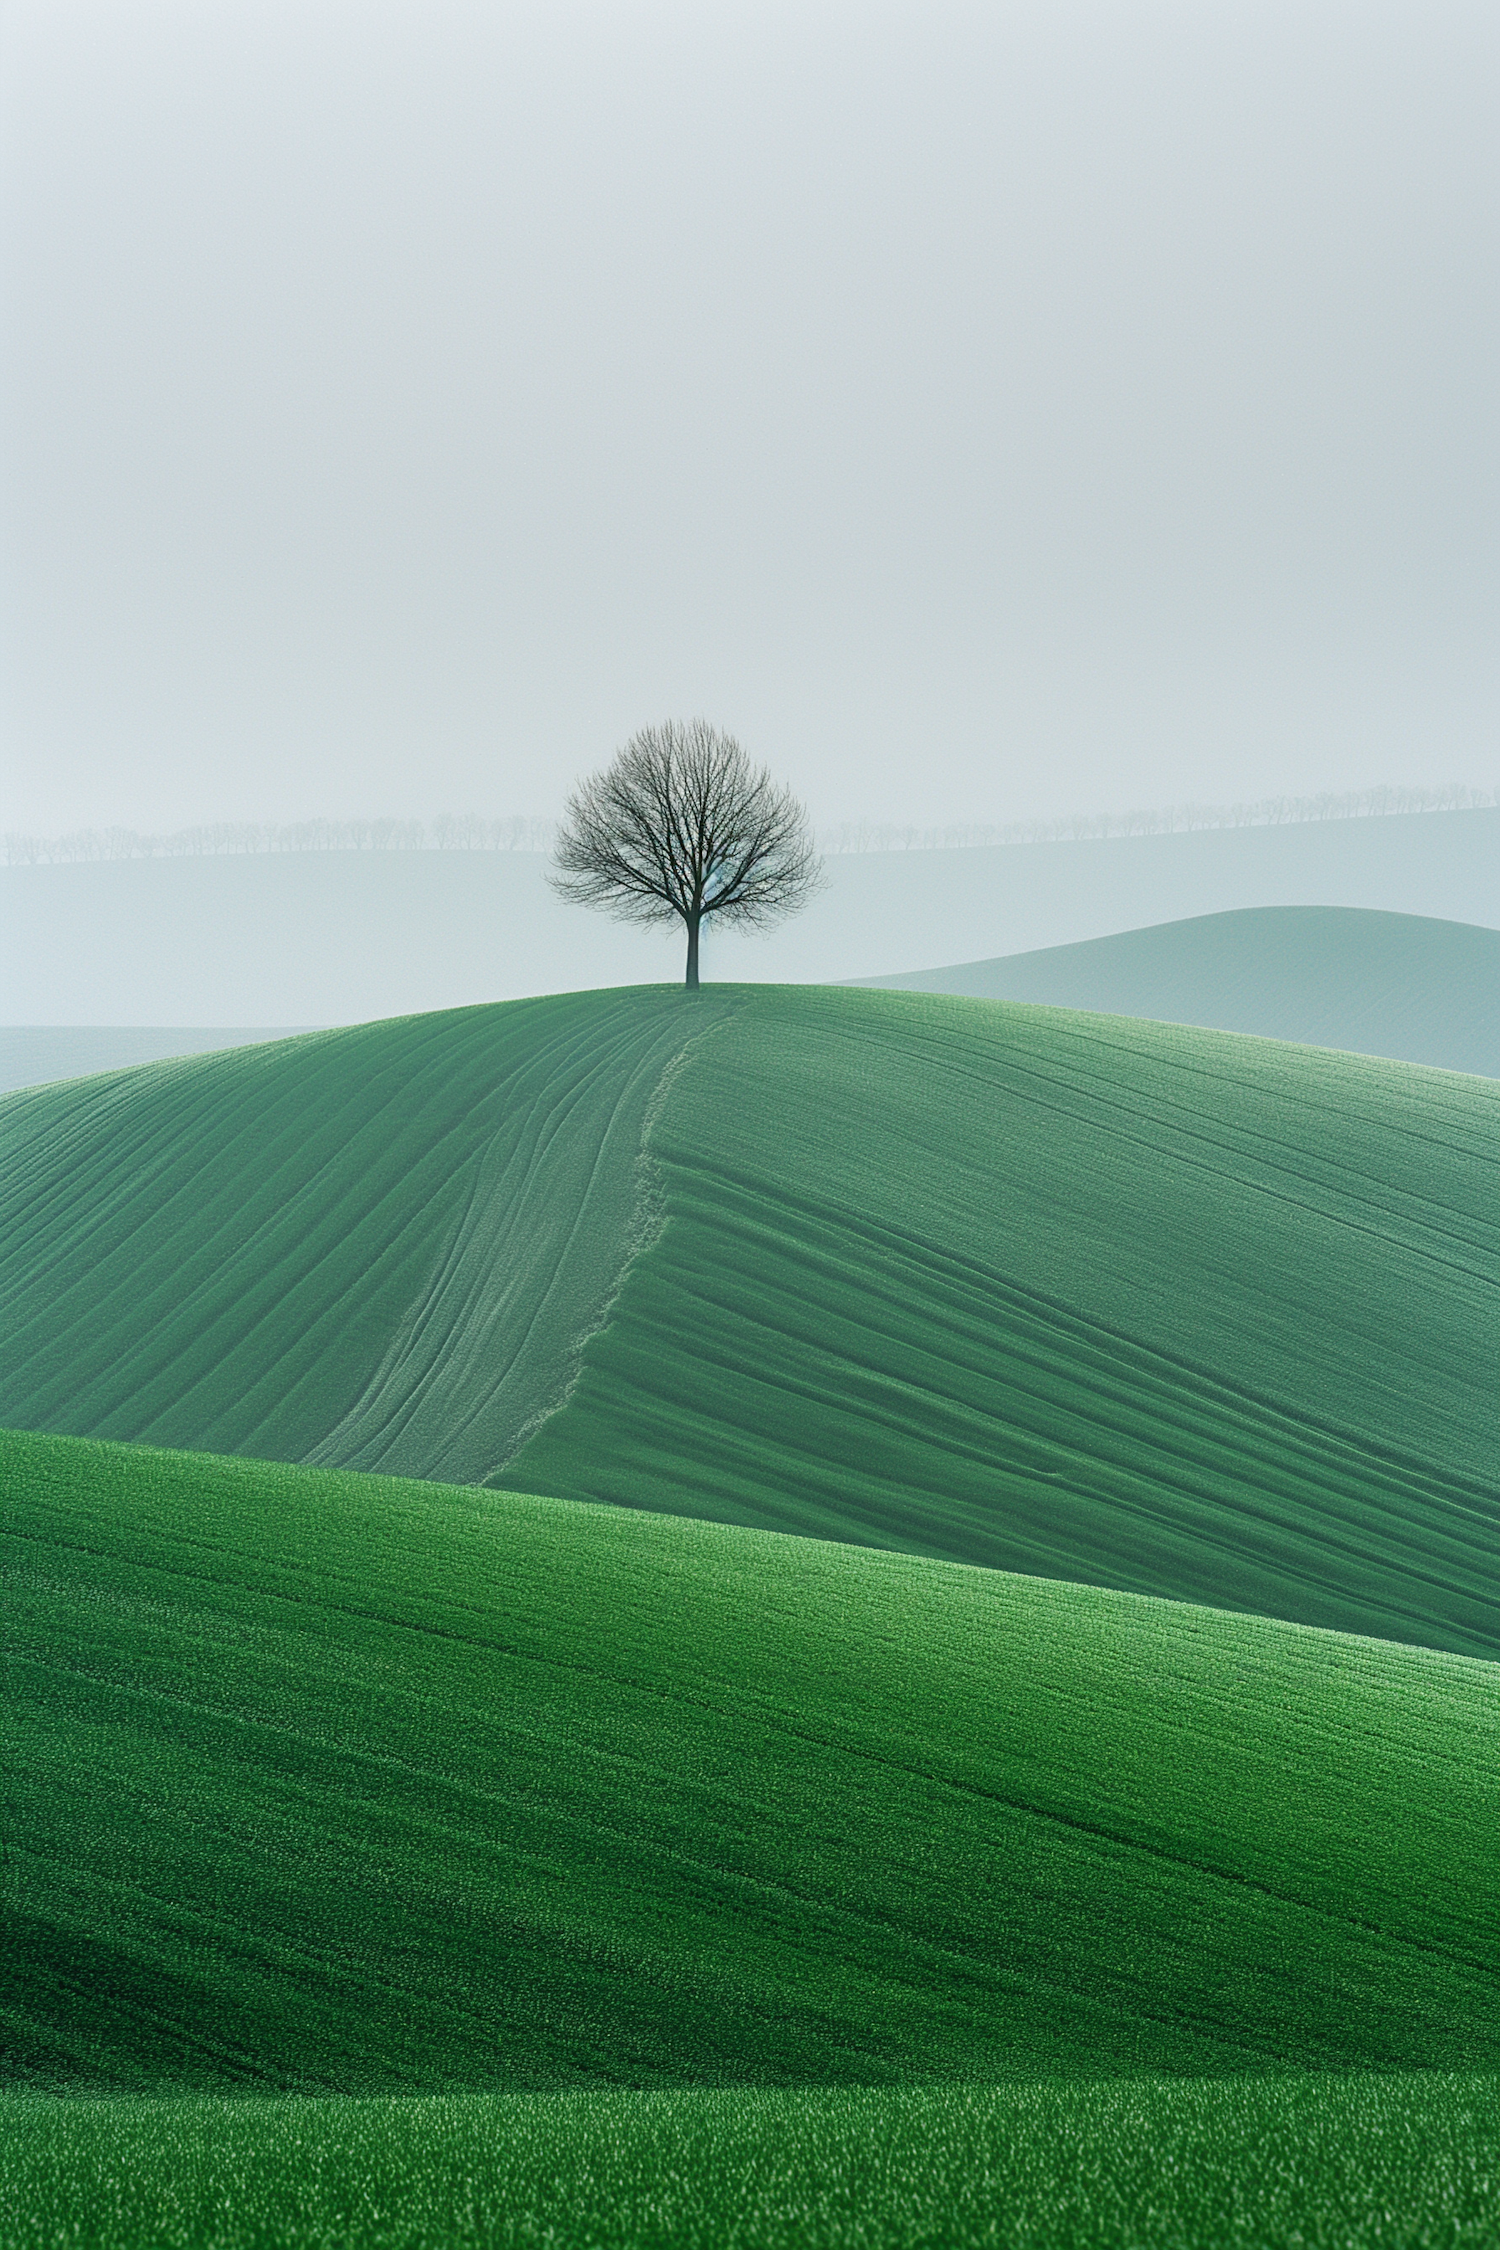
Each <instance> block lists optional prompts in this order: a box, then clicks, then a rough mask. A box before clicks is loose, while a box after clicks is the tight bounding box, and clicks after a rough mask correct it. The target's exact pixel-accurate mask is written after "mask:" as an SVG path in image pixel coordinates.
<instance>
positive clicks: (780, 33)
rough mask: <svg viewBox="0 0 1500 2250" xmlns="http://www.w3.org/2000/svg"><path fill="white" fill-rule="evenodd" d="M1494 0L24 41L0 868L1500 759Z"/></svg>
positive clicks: (10, 44) (1449, 772) (11, 233)
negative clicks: (755, 777)
mask: <svg viewBox="0 0 1500 2250" xmlns="http://www.w3.org/2000/svg"><path fill="white" fill-rule="evenodd" d="M1497 49H1500V14H1497V12H1496V10H1495V9H1494V7H1493V5H1492V0H1485V4H1483V5H1479V4H1471V5H1454V4H1446V0H1411V4H1409V5H1400V6H1393V5H1382V4H1381V0H1348V4H1340V5H1329V4H1327V0H1292V4H1288V5H1281V4H1278V0H1265V4H1258V5H1235V4H1232V0H1200V4H1177V5H1167V4H1141V0H1044V4H1040V5H1036V6H1025V5H1023V6H1006V5H1001V4H997V0H990V4H988V5H984V6H978V7H967V6H955V5H948V4H945V0H923V4H921V5H916V4H912V5H906V6H890V5H886V6H882V5H880V4H879V0H861V4H860V5H857V6H837V5H829V4H820V0H799V4H798V5H796V6H782V5H779V4H777V0H749V4H742V0H710V4H702V5H692V6H689V5H678V6H671V5H666V4H660V5H658V4H649V0H634V4H631V0H592V4H590V0H538V4H535V5H532V4H526V5H517V6H505V5H496V4H493V0H485V4H478V0H476V4H472V5H463V4H459V0H410V4H406V5H396V4H391V0H387V4H385V5H380V4H379V0H357V4H349V5H335V4H332V0H292V4H282V0H184V4H177V5H172V4H157V5H148V4H136V5H129V4H125V0H113V4H111V0H9V4H8V6H6V7H5V9H4V12H3V16H0V65H3V71H0V75H3V94H0V103H3V114H0V127H3V138H4V143H5V150H6V153H5V156H4V160H3V162H4V172H3V203H4V213H5V219H4V230H5V232H4V257H5V267H6V283H5V286H6V291H7V297H8V304H9V314H8V319H7V324H6V325H7V332H8V337H9V342H8V344H7V347H6V348H7V357H8V368H7V378H6V380H7V403H6V409H5V422H4V448H5V455H6V515H7V519H8V531H7V546H8V550H9V551H8V556H7V593H6V611H7V624H6V657H5V668H6V669H5V683H4V719H5V730H6V745H7V747H6V776H5V780H6V789H5V798H4V807H3V813H0V824H3V825H4V826H7V827H12V826H13V827H20V828H25V829H33V830H41V831H55V830H58V829H62V828H67V827H71V826H75V825H79V824H84V823H88V824H103V823H107V822H113V821H118V822H123V823H126V824H128V825H132V826H137V827H151V826H163V827H171V826H177V825H181V824H185V823H188V822H194V821H199V820H214V819H235V818H257V819H282V820H293V819H300V818H306V817H310V816H312V815H316V814H320V813H321V814H332V815H340V814H375V813H396V814H406V815H431V814H433V813H435V812H438V811H441V810H443V809H444V808H448V807H452V808H455V809H467V808H473V809H476V810H479V811H483V812H488V813H503V812H511V811H529V812H537V813H549V812H552V811H554V810H555V809H556V806H557V804H558V801H559V799H560V797H561V794H562V790H563V788H564V787H565V785H566V783H567V782H568V780H569V779H570V778H571V777H572V776H573V775H574V774H575V773H576V772H578V771H580V770H585V769H587V768H588V767H590V766H593V765H595V764H597V763H598V762H599V761H600V760H601V759H602V758H603V757H605V756H607V755H608V753H609V752H610V751H611V750H612V749H613V748H614V747H615V746H616V744H617V743H618V742H619V741H620V740H622V739H623V737H624V736H625V735H626V734H628V733H629V732H630V730H631V729H632V728H633V727H634V726H636V725H639V724H640V723H642V722H643V721H645V720H649V719H654V718H658V717H660V716H663V715H665V714H668V713H679V714H688V713H692V712H695V711H703V712H706V713H707V714H708V715H709V716H711V717H712V718H714V719H716V720H717V721H718V722H719V723H721V724H723V725H727V726H730V727H733V728H734V729H735V730H736V731H738V732H739V733H740V735H741V736H742V738H743V739H744V741H745V742H746V744H747V745H748V747H750V748H751V749H752V750H753V751H754V752H756V753H757V754H759V755H761V756H763V757H765V758H766V759H767V760H769V762H770V763H771V764H772V766H773V767H774V768H775V769H776V770H777V771H778V772H779V773H781V774H782V775H784V776H785V777H786V778H787V779H789V780H791V781H792V782H793V783H794V784H795V785H797V786H798V787H800V788H801V789H802V790H803V792H804V793H805V794H806V795H807V796H808V798H809V799H810V801H811V803H812V806H813V809H814V812H815V814H816V816H817V818H818V819H819V820H820V821H832V820H838V819H843V818H855V817H860V816H864V817H869V818H873V819H877V820H907V819H912V820H917V821H920V822H928V821H942V820H953V819H968V820H974V821H1003V820H1010V819H1017V818H1029V817H1037V816H1046V815H1050V814H1053V813H1057V812H1063V811H1067V810H1069V809H1071V808H1074V807H1079V808H1086V809H1095V808H1097V809H1104V808H1108V807H1118V806H1123V805H1126V804H1131V803H1143V802H1144V803H1165V802H1171V801H1174V800H1181V799H1184V798H1200V799H1209V800H1219V799H1225V798H1235V797H1244V796H1262V795H1265V794H1268V793H1270V792H1273V791H1278V790H1294V791H1297V792H1301V793H1305V792H1308V791H1312V790H1316V789H1322V788H1334V789H1343V788H1354V787H1359V786H1363V785H1365V784H1369V783H1375V782H1383V781H1388V782H1421V781H1438V780H1447V779H1450V778H1456V779H1463V780H1469V781H1472V782H1476V783H1483V784H1487V785H1493V784H1494V783H1495V782H1496V781H1500V757H1497V755H1496V744H1497V734H1500V730H1497V725H1496V717H1497V713H1496V701H1497V699H1496V693H1495V686H1496V666H1495V637H1494V622H1495V611H1496V590H1497V587H1496V580H1497V570H1496V523H1497V520H1500V515H1497V506H1496V502H1497V492H1496V452H1497V448H1496V419H1497V417H1496V400H1497V397H1500V355H1497V352H1496V348H1495V347H1496V325H1497V324H1496V286H1495V278H1496V272H1497V258H1496V250H1497V243H1496V223H1495V222H1496V213H1497V196H1496V187H1497V179H1496V173H1497V154H1500V134H1497V133H1496V132H1495V130H1494V120H1495V117H1496V115H1497V114H1500V104H1497V92H1500V73H1497V70H1496V62H1497Z"/></svg>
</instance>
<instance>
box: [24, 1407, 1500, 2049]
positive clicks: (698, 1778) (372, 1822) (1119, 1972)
mask: <svg viewBox="0 0 1500 2250" xmlns="http://www.w3.org/2000/svg"><path fill="white" fill-rule="evenodd" d="M5 1442H6V1454H5V1476H6V1489H7V1494H8V1502H7V1521H6V1541H5V1544H6V1551H7V1562H8V1565H9V1567H10V1571H11V1584H10V1587H9V1591H8V1594H7V1617H8V1620H9V1626H8V1645H9V1688H10V1693H9V1696H8V1698H7V1701H8V1706H9V1718H8V1740H7V1746H6V1760H5V1764H6V1777H7V1780H6V1787H7V1795H8V1803H7V1818H6V1832H7V1835H8V1836H9V1837H10V1839H11V1840H12V1859H11V1863H10V1870H9V1881H8V1885H7V1892H8V1899H7V1903H8V1906H9V1908H10V1910H11V1912H12V1914H13V1915H14V1916H15V1917H16V1918H17V1919H16V1922H15V1927H14V1929H13V1932H12V1937H11V1945H10V1948H9V1949H8V1950H9V1953H10V1958H11V1960H12V1962H13V1964H15V1965H16V1966H17V1967H18V1968H19V1969H20V1970H21V1971H22V1972H23V1974H22V1977H21V1979H20V1991H19V1996H18V1997H13V2001H12V2009H11V2016H10V2032H11V2037H12V2041H13V2045H14V2050H15V2051H14V2056H13V2061H12V2072H13V2074H19V2075H20V2076H21V2077H22V2078H28V2079H30V2080H31V2081H32V2082H33V2083H37V2084H43V2085H49V2086H54V2087H64V2086H94V2087H97V2088H99V2089H100V2090H107V2089H118V2090H130V2089H138V2090H140V2091H143V2092H144V2091H155V2092H160V2091H163V2090H166V2089H190V2088H209V2087H219V2088H228V2087H240V2088H257V2087H258V2088H263V2089H266V2090H268V2091H269V2090H273V2089H280V2088H300V2089H303V2090H307V2091H322V2092H343V2093H350V2092H380V2091H396V2090H413V2091H423V2092H433V2091H439V2090H443V2089H449V2088H453V2089H457V2088H474V2087H484V2086H488V2087H495V2088H504V2087H514V2088H530V2089H538V2088H546V2087H569V2086H575V2087H577V2086H601V2087H602V2086H632V2085H636V2086H642V2085H644V2086H650V2085H666V2086H670V2085H679V2086H680V2085H705V2084H742V2085H744V2084H758V2085H777V2084H783V2085H796V2084H800V2083H824V2084H827V2083H845V2084H880V2083H887V2084H894V2083H902V2082H910V2081H912V2080H923V2079H933V2078H949V2079H954V2078H963V2079H969V2080H973V2079H980V2078H994V2077H995V2076H997V2075H1003V2076H1016V2075H1023V2074H1024V2075H1032V2076H1035V2075H1038V2074H1043V2075H1045V2074H1049V2073H1060V2072H1064V2073H1070V2074H1079V2073H1089V2074H1098V2073H1100V2072H1101V2071H1103V2072H1107V2071H1117V2070H1139V2069H1155V2070H1162V2069H1166V2070H1171V2071H1179V2072H1183V2071H1186V2072H1207V2073H1223V2072H1225V2071H1252V2072H1253V2071H1264V2070H1265V2069H1267V2068H1270V2067H1275V2066H1280V2067H1299V2068H1303V2069H1306V2068H1312V2067H1316V2068H1324V2069H1342V2070H1348V2069H1357V2068H1362V2067H1363V2068H1371V2067H1375V2068H1387V2069H1393V2068H1402V2069H1411V2068H1442V2069H1448V2070H1456V2069H1478V2068H1490V2069H1494V2068H1497V2067H1500V1953H1497V1945H1496V1940H1497V1938H1500V1913H1497V1902H1500V1859H1497V1855H1496V1853H1495V1851H1494V1839H1495V1835H1496V1832H1497V1829H1500V1785H1497V1783H1500V1777H1497V1774H1496V1770H1495V1761H1494V1758H1493V1755H1492V1753H1493V1749H1494V1743H1495V1720H1496V1708H1497V1707H1496V1690H1497V1685H1500V1670H1497V1668H1496V1667H1495V1666H1493V1665H1490V1664H1486V1663H1481V1662H1477V1661H1475V1660H1474V1659H1471V1658H1464V1657H1456V1656H1449V1655H1443V1654H1439V1653H1437V1652H1435V1651H1431V1650H1422V1649H1414V1648H1401V1647H1398V1646H1395V1645H1393V1644H1391V1643H1382V1642H1374V1641H1360V1640H1355V1639H1352V1638H1350V1637H1347V1636H1344V1635H1339V1634H1332V1633H1327V1632H1320V1631H1317V1630H1313V1629H1311V1628H1307V1627H1298V1626H1291V1625H1285V1624H1281V1623H1278V1622H1273V1621H1270V1620H1267V1619H1260V1618H1246V1617H1234V1616H1227V1615H1224V1614H1222V1613H1219V1612H1215V1611H1211V1610H1202V1609H1196V1608H1192V1607H1190V1606H1188V1605H1185V1604H1180V1603H1168V1602H1160V1601H1152V1600H1147V1599H1142V1598H1141V1597H1139V1596H1133V1595H1124V1594H1116V1593H1111V1592H1106V1591H1103V1590H1100V1589H1098V1588H1092V1587H1080V1586H1070V1585H1064V1584H1060V1583H1058V1582H1057V1581H1053V1580H1042V1579H1028V1578H1017V1577H1011V1576H1009V1575H1006V1574H1004V1573H999V1572H994V1571H985V1570H975V1569H971V1568H965V1567H963V1566H958V1565H953V1564H945V1563H933V1562H928V1561H925V1560H920V1559H916V1558H911V1557H906V1556H899V1555H892V1554H882V1553H878V1552H873V1551H870V1550H865V1549H860V1548H856V1547H845V1546H834V1545H829V1544H826V1543H816V1542H810V1541H801V1540H794V1539H787V1538H776V1537H773V1536H768V1535H766V1534H762V1533H754V1532H746V1531H739V1530H735V1529H732V1528H729V1527H726V1526H722V1525H717V1524H706V1523H692V1522H687V1521H682V1520H676V1519H672V1518H667V1517H660V1516H648V1515H644V1514H640V1513H636V1512H634V1511H625V1510H620V1509H612V1508H588V1507H579V1506H577V1505H576V1504H569V1503H566V1502H560V1501H544V1500H538V1499H530V1498H524V1497H520V1498H518V1497H515V1496H511V1495H506V1494H496V1493H489V1492H475V1491H464V1490H461V1489H454V1488H446V1487H440V1486H431V1485H425V1484H421V1483H402V1482H397V1481H394V1480H385V1479H379V1480H374V1479H369V1478H366V1477H361V1476H354V1475H348V1474H339V1473H335V1472H331V1471H315V1470H293V1469H282V1468H274V1467H267V1466H264V1465H261V1464H256V1463H250V1462H235V1461H226V1460H213V1459H194V1458H192V1457H189V1456H184V1455H181V1454H170V1453H154V1452H151V1451H147V1450H138V1449H133V1448H120V1447H111V1446H101V1445H97V1444H92V1443H87V1442H80V1441H77V1440H65V1439H45V1438H29V1437H19V1436H11V1437H9V1438H7V1440H6V1441H5Z"/></svg>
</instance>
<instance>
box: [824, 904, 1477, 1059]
mask: <svg viewBox="0 0 1500 2250" xmlns="http://www.w3.org/2000/svg"><path fill="white" fill-rule="evenodd" d="M861 981H864V980H861ZM869 981H871V982H878V983H879V984H881V985H884V986H886V987H888V988H889V989H891V990H900V991H907V992H959V993H967V994H969V995H970V996H972V997H974V998H981V999H986V1000H1025V1001H1033V1002H1040V1003H1041V1004H1042V1005H1043V1006H1045V1007H1051V1008H1089V1009H1093V1010H1095V1011H1098V1012H1101V1013H1103V1014H1107V1015H1121V1016H1152V1017H1155V1018H1158V1019H1159V1020H1161V1021H1163V1022H1166V1023H1194V1024H1204V1025H1207V1026H1209V1027H1211V1028H1212V1029H1214V1030H1218V1031H1246V1032H1252V1033H1254V1034H1256V1035H1257V1036H1258V1037H1260V1038H1263V1039H1295V1040H1300V1041H1306V1042H1307V1043H1309V1044H1311V1045H1313V1046H1316V1047H1342V1048H1349V1049H1352V1050H1353V1052H1354V1053H1356V1054H1361V1055H1388V1056H1392V1057H1395V1058H1397V1059H1399V1060H1401V1061H1403V1062H1419V1063H1431V1064H1435V1065H1436V1066H1437V1067H1438V1068H1440V1069H1443V1070H1467V1071H1481V1072H1483V1073H1484V1074H1485V1075H1486V1076H1488V1077H1490V1078H1500V930H1492V929H1480V928H1477V927H1476V926H1475V925H1474V924H1473V923H1472V922H1441V921H1437V920H1435V919H1433V918H1432V917H1430V916H1428V915H1422V914H1378V913H1375V912H1372V911H1371V910H1370V909H1369V908H1366V907H1355V906H1253V907H1242V908H1240V909H1238V910H1237V911H1235V912H1233V913H1229V914H1195V915H1191V916H1189V917H1188V918H1187V919H1186V920H1184V921H1180V922H1158V923H1155V924H1154V925H1153V926H1152V927H1151V928H1149V929H1140V930H1121V931H1120V932H1119V933H1118V934H1117V935H1116V936H1114V937H1100V938H1087V939H1085V940H1084V941H1083V942H1082V943H1081V944H1076V945H1049V946H1044V947H1042V948H1041V949H1040V950H1039V951H1037V952H1034V953H1012V954H1008V955H1004V956H1002V957H1001V958H1000V959H999V960H994V961H962V962H959V963H957V964H956V965H955V966H954V967H952V968H947V969H924V970H918V971H916V972H914V973H913V974H911V975H909V976H894V977H880V978H878V979H871V980H869Z"/></svg>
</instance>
